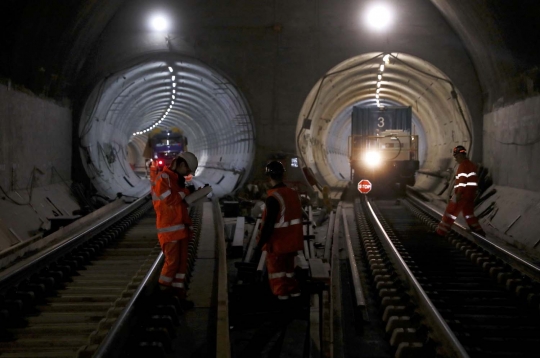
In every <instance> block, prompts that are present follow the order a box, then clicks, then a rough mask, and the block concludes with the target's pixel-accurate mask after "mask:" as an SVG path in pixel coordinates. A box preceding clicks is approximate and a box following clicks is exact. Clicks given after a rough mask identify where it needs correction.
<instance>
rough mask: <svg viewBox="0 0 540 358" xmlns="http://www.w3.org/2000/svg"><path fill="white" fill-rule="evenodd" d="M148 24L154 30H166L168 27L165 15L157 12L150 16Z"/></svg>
mask: <svg viewBox="0 0 540 358" xmlns="http://www.w3.org/2000/svg"><path fill="white" fill-rule="evenodd" d="M150 26H151V27H152V29H154V30H156V31H166V30H167V29H168V28H169V21H167V18H166V17H165V16H163V15H161V14H157V15H154V16H152V17H151V18H150Z"/></svg>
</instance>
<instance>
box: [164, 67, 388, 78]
mask: <svg viewBox="0 0 540 358" xmlns="http://www.w3.org/2000/svg"><path fill="white" fill-rule="evenodd" d="M379 70H380V71H381V72H383V71H384V64H382V65H381V67H379ZM173 77H174V76H173Z"/></svg>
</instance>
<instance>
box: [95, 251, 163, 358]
mask: <svg viewBox="0 0 540 358" xmlns="http://www.w3.org/2000/svg"><path fill="white" fill-rule="evenodd" d="M163 259H164V258H163V252H161V253H160V254H159V256H158V257H157V259H156V260H155V261H154V263H153V264H152V267H151V268H150V270H149V271H148V272H147V273H146V275H145V276H144V278H143V280H142V281H141V283H140V284H139V286H138V287H137V289H136V290H135V292H134V293H133V296H132V297H131V299H130V300H129V302H128V303H127V305H126V307H125V308H124V309H123V310H122V313H121V314H120V316H119V317H118V318H117V320H116V322H115V323H114V324H113V326H112V327H111V329H110V330H109V332H108V333H107V335H106V336H105V338H104V340H103V341H102V343H101V344H100V346H99V348H98V350H97V351H96V353H95V355H94V356H95V357H100V358H107V357H120V356H121V355H122V354H121V353H122V352H123V351H124V349H125V346H126V342H127V341H128V339H129V332H130V330H131V329H132V327H133V322H134V321H136V319H137V318H136V317H137V311H143V310H144V308H143V307H138V306H137V305H139V306H140V304H141V301H140V299H141V297H142V296H143V295H144V296H148V295H151V294H152V291H153V289H154V288H155V286H156V285H155V283H156V282H157V280H158V276H159V274H160V272H161V266H162V265H163ZM142 304H144V302H142Z"/></svg>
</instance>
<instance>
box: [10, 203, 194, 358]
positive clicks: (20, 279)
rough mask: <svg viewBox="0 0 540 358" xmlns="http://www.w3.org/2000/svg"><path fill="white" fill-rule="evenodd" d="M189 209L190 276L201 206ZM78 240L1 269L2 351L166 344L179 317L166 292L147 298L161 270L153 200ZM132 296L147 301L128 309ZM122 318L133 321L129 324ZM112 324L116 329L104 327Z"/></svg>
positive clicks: (155, 349) (62, 353)
mask: <svg viewBox="0 0 540 358" xmlns="http://www.w3.org/2000/svg"><path fill="white" fill-rule="evenodd" d="M191 215H192V217H193V218H194V225H195V230H194V232H195V235H194V237H193V238H192V240H191V244H190V270H189V273H188V276H190V274H191V272H192V269H193V266H194V261H195V258H196V251H197V243H198V237H199V235H198V234H199V233H200V218H201V216H202V211H201V208H195V210H192V213H191ZM80 241H81V242H79V243H73V242H72V243H70V244H69V245H70V246H71V247H70V249H69V250H67V251H66V252H62V254H61V255H60V254H58V252H57V251H59V249H57V250H52V251H50V252H49V253H48V254H49V256H56V257H54V258H52V259H50V260H47V258H44V257H40V258H39V259H37V260H35V261H33V262H32V263H29V264H27V265H25V266H24V268H23V269H21V270H19V271H21V272H17V273H15V274H12V275H11V276H10V275H4V276H3V278H4V281H2V282H1V283H0V284H1V285H2V296H1V298H0V312H1V313H2V324H1V327H0V337H1V341H0V357H23V358H24V357H51V358H52V357H55V358H58V357H92V356H99V357H104V356H119V355H118V348H121V347H115V349H111V346H114V345H115V344H116V343H119V342H122V343H124V344H128V345H129V346H127V347H125V348H124V354H127V353H128V352H133V349H135V350H139V352H147V353H149V354H150V353H154V354H155V353H160V352H162V353H164V352H165V351H166V350H167V349H170V340H171V338H172V337H173V336H174V327H172V324H173V323H174V324H178V314H179V313H180V312H178V310H179V306H178V304H177V302H175V301H174V300H171V299H170V297H161V296H159V299H157V300H156V299H150V297H153V298H155V297H156V293H154V292H153V290H152V287H155V282H156V281H155V280H153V282H152V280H149V277H150V275H152V274H153V275H154V276H155V275H156V273H157V272H159V269H160V265H159V263H160V261H159V260H160V259H161V249H160V247H159V244H158V242H157V239H156V235H155V213H154V211H153V209H152V205H151V202H149V201H146V202H145V203H144V204H142V205H141V206H140V207H138V208H136V209H135V210H134V211H132V212H131V213H130V214H129V215H127V216H125V217H123V218H122V219H121V220H120V221H119V222H117V223H115V224H113V225H112V226H109V227H108V228H106V229H105V230H104V231H101V232H99V233H97V234H95V235H93V236H92V237H91V238H82V237H81V240H80ZM33 265H35V266H37V267H33ZM22 271H26V275H25V274H24V272H22ZM152 272H153V273H152ZM13 276H17V280H15V279H14V278H13ZM154 278H155V277H154ZM146 281H149V282H146ZM137 300H139V301H144V304H147V305H148V306H147V307H146V308H145V309H144V310H140V309H133V308H134V307H135V305H136V301H137ZM139 304H140V302H139ZM128 308H129V309H130V311H131V314H130V315H128V314H126V311H127V310H128ZM120 320H121V321H122V322H121V323H120V322H119V321H120ZM124 321H125V322H127V321H131V323H130V324H129V327H127V325H126V324H125V322H124ZM134 322H135V323H134ZM119 323H120V324H119ZM122 326H125V327H122ZM119 327H122V328H121V329H120V328H119ZM135 327H137V328H138V330H139V331H140V330H141V329H142V330H143V331H145V332H143V334H141V332H137V330H136V329H135ZM111 328H112V329H113V333H114V334H112V333H111V334H109V333H110V331H111ZM141 337H142V338H141Z"/></svg>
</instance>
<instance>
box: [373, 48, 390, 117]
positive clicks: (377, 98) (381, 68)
mask: <svg viewBox="0 0 540 358" xmlns="http://www.w3.org/2000/svg"><path fill="white" fill-rule="evenodd" d="M388 64H390V55H389V54H386V55H384V56H383V59H382V63H381V65H380V66H379V70H378V71H377V88H376V89H375V102H376V103H377V107H379V108H380V107H383V105H382V104H381V102H380V100H381V89H382V80H383V73H384V69H385V65H386V66H387V65H388Z"/></svg>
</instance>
